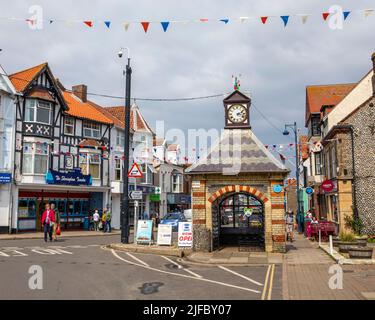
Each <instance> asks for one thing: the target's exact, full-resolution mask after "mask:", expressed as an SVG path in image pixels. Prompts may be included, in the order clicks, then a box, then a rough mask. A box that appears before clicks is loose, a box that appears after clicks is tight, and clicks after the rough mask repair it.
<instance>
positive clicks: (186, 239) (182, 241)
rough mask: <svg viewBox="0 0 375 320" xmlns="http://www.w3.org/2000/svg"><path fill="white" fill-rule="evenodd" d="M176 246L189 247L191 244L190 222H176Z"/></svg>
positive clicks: (191, 229)
mask: <svg viewBox="0 0 375 320" xmlns="http://www.w3.org/2000/svg"><path fill="white" fill-rule="evenodd" d="M178 246H179V247H184V248H191V247H192V246H193V223H192V222H179V223H178Z"/></svg>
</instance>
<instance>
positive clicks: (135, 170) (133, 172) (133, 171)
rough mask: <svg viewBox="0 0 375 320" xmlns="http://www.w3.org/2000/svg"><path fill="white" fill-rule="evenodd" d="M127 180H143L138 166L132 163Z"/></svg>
mask: <svg viewBox="0 0 375 320" xmlns="http://www.w3.org/2000/svg"><path fill="white" fill-rule="evenodd" d="M128 177H129V178H143V173H142V171H141V169H139V167H138V165H137V164H136V163H135V162H134V163H133V165H132V167H131V168H130V170H129V172H128Z"/></svg>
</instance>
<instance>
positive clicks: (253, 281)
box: [219, 266, 263, 286]
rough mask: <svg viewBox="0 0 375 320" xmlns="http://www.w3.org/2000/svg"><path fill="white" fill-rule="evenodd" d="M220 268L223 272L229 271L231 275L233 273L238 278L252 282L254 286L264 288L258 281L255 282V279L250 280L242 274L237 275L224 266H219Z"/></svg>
mask: <svg viewBox="0 0 375 320" xmlns="http://www.w3.org/2000/svg"><path fill="white" fill-rule="evenodd" d="M219 268H220V269H222V270H225V271H228V272H230V273H232V274H235V275H236V276H238V277H241V278H243V279H246V280H247V281H250V282H252V283H254V284H256V285H258V286H263V284H261V283H259V282H258V281H255V280H253V279H251V278H249V277H246V276H244V275H242V274H240V273H237V272H235V271H233V270H230V269H228V268H225V267H223V266H219Z"/></svg>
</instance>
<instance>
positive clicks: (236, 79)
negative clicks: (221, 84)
mask: <svg viewBox="0 0 375 320" xmlns="http://www.w3.org/2000/svg"><path fill="white" fill-rule="evenodd" d="M240 77H241V75H239V76H238V77H237V76H232V79H233V78H234V90H236V91H239V90H240V88H241V82H240V79H239V78H240Z"/></svg>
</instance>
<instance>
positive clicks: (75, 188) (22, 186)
mask: <svg viewBox="0 0 375 320" xmlns="http://www.w3.org/2000/svg"><path fill="white" fill-rule="evenodd" d="M17 186H18V187H19V188H20V189H26V190H39V189H40V190H46V191H47V190H56V191H85V192H104V191H108V190H111V187H97V186H65V185H51V184H36V183H22V184H18V185H17Z"/></svg>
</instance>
